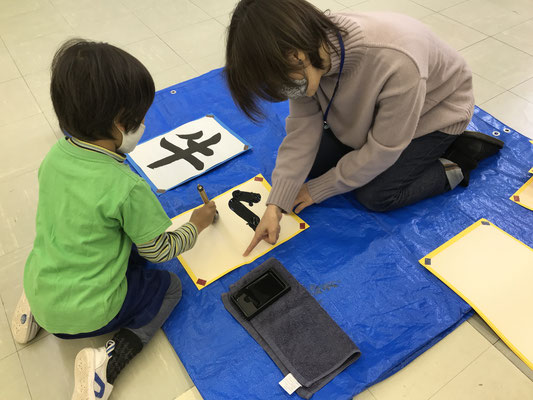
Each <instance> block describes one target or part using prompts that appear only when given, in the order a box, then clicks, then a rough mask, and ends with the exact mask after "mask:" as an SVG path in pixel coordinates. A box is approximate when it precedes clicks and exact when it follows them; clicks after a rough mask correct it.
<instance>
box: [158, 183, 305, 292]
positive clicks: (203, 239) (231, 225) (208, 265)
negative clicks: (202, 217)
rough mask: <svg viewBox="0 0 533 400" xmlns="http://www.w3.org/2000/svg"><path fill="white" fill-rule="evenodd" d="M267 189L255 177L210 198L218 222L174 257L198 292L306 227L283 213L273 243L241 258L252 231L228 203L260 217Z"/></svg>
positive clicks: (178, 220) (181, 219) (175, 222)
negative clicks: (187, 248) (185, 250)
mask: <svg viewBox="0 0 533 400" xmlns="http://www.w3.org/2000/svg"><path fill="white" fill-rule="evenodd" d="M270 189H271V187H270V185H269V183H268V182H267V181H266V179H265V178H263V176H262V175H257V176H255V177H253V178H252V179H250V180H248V181H246V182H244V183H242V184H240V185H238V186H236V187H234V188H232V189H230V190H228V191H227V192H225V193H222V194H221V195H219V196H217V197H215V198H213V199H212V200H214V201H215V203H216V205H217V210H218V212H219V218H218V220H217V221H216V222H215V223H213V224H212V225H210V226H209V227H207V228H206V229H205V230H204V231H203V232H202V233H201V234H200V236H199V237H198V240H197V242H196V244H195V246H194V247H193V248H192V249H191V250H189V251H187V252H185V253H183V254H180V255H179V256H178V260H179V261H180V262H181V264H182V265H183V267H184V268H185V270H186V271H187V273H188V274H189V276H190V277H191V279H192V281H193V282H194V284H195V285H196V287H197V288H198V290H201V289H203V288H204V287H206V286H208V285H209V284H211V283H213V282H214V281H216V280H217V279H219V278H220V277H222V276H224V275H225V274H227V273H228V272H230V271H233V270H234V269H236V268H239V267H241V266H242V265H245V264H248V263H251V262H252V261H254V260H256V259H257V258H259V257H261V256H262V255H264V254H265V253H267V252H269V251H270V250H272V249H273V248H275V247H277V246H279V245H280V244H282V243H285V242H286V241H288V240H289V239H291V238H293V237H294V236H296V235H297V234H299V233H300V232H302V231H304V230H305V229H307V228H308V227H309V225H307V224H306V223H305V222H304V221H303V220H302V219H301V218H300V217H298V216H297V215H295V214H285V215H283V217H282V218H281V221H280V227H281V231H280V234H279V239H278V241H277V243H276V244H275V245H270V244H268V243H267V242H265V241H261V242H260V243H259V244H258V245H257V246H256V248H255V249H254V250H253V251H252V252H251V253H250V255H249V256H247V257H243V256H242V254H243V253H244V251H245V250H246V248H247V247H248V245H249V243H250V241H251V240H252V238H253V235H254V230H253V229H252V227H251V226H250V225H249V224H248V223H247V221H246V219H244V218H242V217H241V216H239V215H238V213H237V212H235V211H233V210H232V209H231V208H230V200H232V199H236V200H234V202H233V203H232V204H233V208H235V202H236V201H238V202H239V203H240V205H239V204H237V206H238V207H240V209H241V210H242V209H243V207H245V208H246V209H247V210H248V211H249V212H252V213H254V214H255V215H256V216H257V217H259V218H260V217H261V216H262V215H263V213H264V212H265V210H266V200H267V198H268V195H269V193H270ZM243 193H244V195H243ZM250 196H251V197H250ZM250 199H252V200H250ZM198 200H199V201H200V196H198ZM256 200H257V201H256ZM199 207H200V206H199ZM197 208H198V207H197ZM193 210H194V209H192V210H189V211H186V212H184V213H182V214H180V215H178V216H177V217H175V218H173V219H172V226H171V227H170V228H169V229H168V230H174V229H177V228H178V227H180V226H181V225H183V224H184V223H186V222H187V221H189V219H190V217H191V213H192V212H193ZM245 213H247V211H245Z"/></svg>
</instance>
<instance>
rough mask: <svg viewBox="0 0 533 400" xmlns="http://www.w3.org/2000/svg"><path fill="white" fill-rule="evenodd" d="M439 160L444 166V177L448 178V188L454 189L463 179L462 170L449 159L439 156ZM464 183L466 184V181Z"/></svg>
mask: <svg viewBox="0 0 533 400" xmlns="http://www.w3.org/2000/svg"><path fill="white" fill-rule="evenodd" d="M439 161H440V162H441V164H442V165H443V166H444V171H445V172H446V178H447V179H448V184H449V185H450V190H452V189H455V187H456V186H457V185H459V184H460V183H462V182H463V180H464V179H465V176H464V174H463V171H462V170H461V168H460V167H459V166H458V165H457V164H456V163H454V162H452V161H450V160H447V159H445V158H439ZM466 185H468V182H466Z"/></svg>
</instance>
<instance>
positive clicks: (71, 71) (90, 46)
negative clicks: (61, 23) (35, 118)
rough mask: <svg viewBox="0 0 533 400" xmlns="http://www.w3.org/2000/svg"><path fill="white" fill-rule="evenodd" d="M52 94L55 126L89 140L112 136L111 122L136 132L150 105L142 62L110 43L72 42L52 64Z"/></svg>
mask: <svg viewBox="0 0 533 400" xmlns="http://www.w3.org/2000/svg"><path fill="white" fill-rule="evenodd" d="M50 95H51V97H52V103H53V104H54V110H55V113H56V115H57V119H58V120H59V127H60V128H61V130H63V131H64V132H67V133H68V134H70V135H72V136H74V137H76V138H79V139H82V140H87V141H92V140H98V139H109V138H112V137H113V136H112V133H111V132H112V129H113V122H114V121H116V122H117V123H120V124H121V125H123V126H124V129H125V131H126V132H128V131H130V130H133V129H137V128H138V127H139V125H140V124H141V122H142V120H143V118H144V116H145V114H146V112H147V111H148V108H150V105H151V104H152V102H153V101H154V95H155V87H154V81H153V79H152V77H151V76H150V73H149V72H148V70H147V69H146V67H145V66H144V65H142V63H141V62H140V61H139V60H137V59H136V58H135V57H133V56H132V55H131V54H128V53H126V52H125V51H124V50H121V49H119V48H118V47H115V46H112V45H110V44H108V43H98V42H91V41H88V40H83V39H71V40H68V41H67V42H65V43H64V44H63V45H62V46H61V47H60V48H59V49H58V50H57V52H56V54H55V56H54V59H53V61H52V80H51V84H50Z"/></svg>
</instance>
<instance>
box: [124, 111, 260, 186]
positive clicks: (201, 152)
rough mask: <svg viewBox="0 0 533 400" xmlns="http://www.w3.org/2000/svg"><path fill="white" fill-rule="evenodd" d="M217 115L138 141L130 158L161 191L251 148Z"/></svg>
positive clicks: (140, 171) (152, 184)
mask: <svg viewBox="0 0 533 400" xmlns="http://www.w3.org/2000/svg"><path fill="white" fill-rule="evenodd" d="M249 148H250V146H249V145H248V143H246V142H245V141H244V140H243V139H241V138H239V137H237V135H236V134H235V133H233V132H231V131H230V130H229V129H228V128H226V127H225V126H224V125H223V124H221V123H220V121H219V120H217V118H216V117H214V116H206V117H203V118H200V119H197V120H195V121H191V122H189V123H187V124H184V125H181V126H179V127H178V128H176V129H174V130H172V131H170V132H168V133H165V134H164V135H161V136H158V137H155V138H153V139H151V140H148V141H147V142H144V143H141V144H140V145H138V146H137V147H136V148H135V150H133V151H132V152H131V153H129V154H128V155H127V158H128V160H129V161H130V163H131V164H132V165H133V166H134V168H135V169H136V170H137V172H139V173H140V174H141V175H142V176H143V177H144V178H145V179H146V180H147V182H148V183H149V184H150V186H152V188H153V189H154V191H155V192H156V193H158V194H161V193H164V192H165V191H167V190H169V189H172V188H173V187H175V186H178V185H180V184H182V183H184V182H186V181H188V180H190V179H192V178H194V177H196V176H198V175H201V174H203V173H204V172H206V171H208V170H210V169H211V168H214V167H216V166H217V165H219V164H221V163H223V162H225V161H228V160H229V159H231V158H233V157H235V156H237V155H238V154H240V153H242V152H244V151H246V150H248V149H249Z"/></svg>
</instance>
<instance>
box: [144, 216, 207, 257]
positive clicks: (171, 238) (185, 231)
mask: <svg viewBox="0 0 533 400" xmlns="http://www.w3.org/2000/svg"><path fill="white" fill-rule="evenodd" d="M197 238H198V229H197V228H196V226H194V224H192V223H190V222H187V223H186V224H183V225H182V226H180V227H179V228H178V229H176V230H175V231H173V232H163V233H162V234H161V235H159V236H158V237H156V238H155V239H154V240H151V241H150V242H148V243H144V244H142V245H138V246H137V250H138V251H139V255H141V256H142V257H144V258H146V259H147V260H148V261H150V262H153V263H161V262H165V261H169V260H171V259H173V258H175V257H177V256H178V255H180V254H181V253H183V252H185V251H187V250H190V249H192V248H193V247H194V245H195V243H196V239H197Z"/></svg>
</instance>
